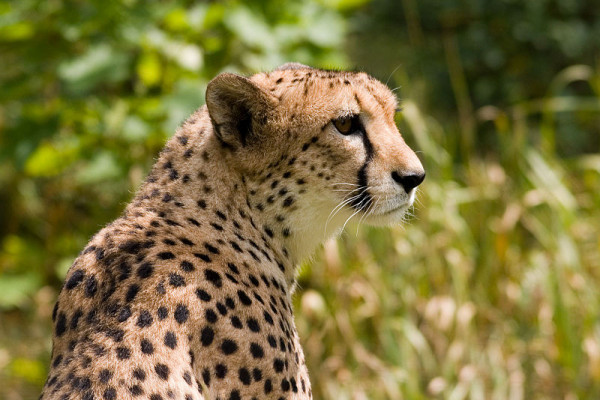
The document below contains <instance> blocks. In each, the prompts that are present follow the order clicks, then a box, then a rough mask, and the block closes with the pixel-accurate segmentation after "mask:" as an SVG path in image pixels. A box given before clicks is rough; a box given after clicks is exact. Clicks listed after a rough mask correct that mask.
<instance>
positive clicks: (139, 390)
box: [129, 385, 144, 396]
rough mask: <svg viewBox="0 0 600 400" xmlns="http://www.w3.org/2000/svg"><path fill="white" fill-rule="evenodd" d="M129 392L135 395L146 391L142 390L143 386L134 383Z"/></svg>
mask: <svg viewBox="0 0 600 400" xmlns="http://www.w3.org/2000/svg"><path fill="white" fill-rule="evenodd" d="M129 392H130V393H131V394H132V395H134V396H139V395H141V394H142V393H144V391H143V390H142V387H141V386H140V385H133V386H132V387H130V388H129Z"/></svg>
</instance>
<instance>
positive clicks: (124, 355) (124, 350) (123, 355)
mask: <svg viewBox="0 0 600 400" xmlns="http://www.w3.org/2000/svg"><path fill="white" fill-rule="evenodd" d="M116 352H117V358H118V359H119V360H126V359H128V358H129V357H131V350H130V349H129V347H124V346H120V347H117V349H116Z"/></svg>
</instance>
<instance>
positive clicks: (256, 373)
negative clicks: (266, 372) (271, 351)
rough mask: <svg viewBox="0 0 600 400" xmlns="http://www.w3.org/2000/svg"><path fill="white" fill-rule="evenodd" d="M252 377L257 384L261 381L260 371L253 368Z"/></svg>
mask: <svg viewBox="0 0 600 400" xmlns="http://www.w3.org/2000/svg"><path fill="white" fill-rule="evenodd" d="M252 377H254V380H255V381H257V382H259V381H260V380H261V379H262V371H261V370H260V369H258V368H254V369H253V370H252Z"/></svg>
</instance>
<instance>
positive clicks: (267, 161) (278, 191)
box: [206, 64, 425, 253]
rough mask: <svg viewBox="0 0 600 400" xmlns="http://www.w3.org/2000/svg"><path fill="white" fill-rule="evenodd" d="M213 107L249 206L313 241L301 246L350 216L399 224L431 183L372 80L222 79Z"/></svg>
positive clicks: (289, 70)
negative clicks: (417, 193) (418, 190)
mask: <svg viewBox="0 0 600 400" xmlns="http://www.w3.org/2000/svg"><path fill="white" fill-rule="evenodd" d="M206 103H207V107H208V111H209V114H210V117H211V121H212V123H213V127H214V131H215V134H216V136H217V137H218V138H219V140H220V141H221V142H222V144H223V146H224V147H225V148H227V149H228V150H229V151H228V152H227V153H226V154H228V155H227V157H229V159H230V164H232V165H235V168H236V169H237V170H238V171H239V172H240V173H241V174H242V176H244V177H245V178H246V181H247V182H248V185H249V189H250V194H251V196H249V203H250V204H251V205H252V206H254V207H257V208H258V209H259V210H260V211H261V215H263V216H264V220H265V221H267V223H269V224H271V225H275V224H277V220H278V219H279V220H281V219H284V220H285V222H284V223H282V231H283V232H284V236H290V237H292V236H294V234H297V236H298V237H299V236H300V235H302V237H304V239H302V240H299V238H298V237H297V238H296V239H297V240H296V241H297V242H298V241H300V242H306V241H308V242H311V243H303V244H299V245H298V246H300V247H302V248H304V247H310V246H311V244H312V242H314V243H318V242H321V241H322V240H324V239H325V238H326V237H328V236H331V235H333V234H336V233H338V232H339V231H341V229H342V228H343V226H345V223H346V222H347V221H348V220H349V219H351V218H352V217H355V218H357V219H361V220H363V221H364V222H365V223H367V224H373V225H389V224H394V223H397V222H399V221H401V220H402V218H403V216H404V214H405V212H406V211H407V210H408V209H409V208H410V207H411V205H412V204H413V202H414V199H415V191H416V188H417V186H418V185H419V184H420V183H421V182H422V181H423V179H424V178H425V171H424V169H423V166H422V165H421V162H420V161H419V159H418V157H417V156H416V154H415V153H414V151H413V150H411V149H410V148H409V146H408V145H407V144H406V143H405V142H404V140H403V138H402V136H401V134H400V132H399V131H398V128H397V127H396V124H395V121H394V115H395V113H396V111H397V102H396V98H395V96H394V95H393V94H392V92H391V91H390V90H389V89H388V88H387V87H386V86H385V85H383V84H382V83H381V82H379V81H377V80H375V79H374V78H372V77H370V76H369V75H367V74H365V73H362V72H356V73H355V72H340V71H324V70H318V69H313V68H310V67H307V66H304V65H300V64H286V65H284V66H282V67H280V68H278V69H277V70H275V71H273V72H270V73H261V74H257V75H254V76H252V77H250V78H245V77H242V76H238V75H235V74H229V73H224V74H221V75H219V76H217V77H216V78H215V79H214V80H212V81H211V82H210V83H209V85H208V88H207V93H206ZM270 221H273V222H270ZM307 237H308V239H307ZM292 247H293V245H292ZM298 250H299V253H303V251H302V250H303V249H298ZM309 251H310V250H307V252H309Z"/></svg>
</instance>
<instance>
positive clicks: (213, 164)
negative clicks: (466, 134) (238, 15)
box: [42, 64, 423, 400]
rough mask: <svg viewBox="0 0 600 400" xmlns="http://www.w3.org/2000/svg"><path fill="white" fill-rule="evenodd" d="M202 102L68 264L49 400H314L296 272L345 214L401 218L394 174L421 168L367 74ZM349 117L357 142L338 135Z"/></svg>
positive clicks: (220, 89) (239, 85)
mask: <svg viewBox="0 0 600 400" xmlns="http://www.w3.org/2000/svg"><path fill="white" fill-rule="evenodd" d="M206 98H207V105H208V107H206V106H205V107H202V108H201V109H199V110H198V111H197V112H196V113H195V114H194V115H192V116H191V117H190V118H189V119H188V121H186V122H185V124H184V125H183V126H182V127H181V128H180V129H179V130H178V132H177V133H176V135H175V136H174V137H173V138H172V139H171V140H170V141H169V142H168V143H167V145H166V147H165V149H164V150H163V152H162V153H161V155H160V157H159V160H158V161H157V163H156V164H155V166H154V168H153V169H152V171H151V173H150V175H149V177H148V179H147V181H146V182H145V183H144V184H143V185H142V187H141V189H140V190H139V193H138V194H137V196H136V197H135V199H134V200H133V202H132V203H131V204H130V205H129V206H128V207H127V209H126V210H125V212H124V214H123V215H122V216H121V217H120V218H118V219H117V220H116V221H114V222H113V223H112V224H110V225H108V226H107V227H106V228H104V229H102V230H101V231H100V232H99V233H98V234H96V235H95V236H94V238H92V240H91V241H90V243H89V244H88V246H87V247H86V248H85V249H84V251H83V252H82V254H81V255H80V256H79V257H78V258H77V260H76V261H75V263H74V264H73V266H72V267H71V269H70V271H69V273H68V275H67V278H66V282H65V286H64V287H63V290H62V292H61V294H60V296H59V300H58V302H57V306H56V308H55V312H54V316H53V320H54V324H55V335H54V348H53V355H52V367H51V370H50V373H49V376H48V381H47V382H46V385H45V387H44V391H43V393H42V398H43V399H63V398H68V399H108V400H110V399H117V398H118V399H129V398H132V399H133V398H143V399H151V400H159V399H164V400H166V399H171V398H173V399H186V400H189V399H209V398H210V399H223V400H226V399H231V400H235V399H254V398H256V399H281V398H284V399H309V398H312V393H311V389H310V383H309V379H308V373H307V371H306V365H305V362H304V355H303V353H302V349H301V346H300V343H299V340H298V335H297V333H296V329H295V326H294V320H293V314H292V309H291V295H292V292H293V288H294V275H295V267H296V265H297V264H298V263H299V262H300V261H301V260H302V259H303V258H305V257H306V256H308V255H309V254H311V253H312V252H313V251H314V249H315V247H316V246H317V245H319V244H320V243H322V241H323V240H325V239H326V238H328V237H330V236H332V235H334V234H336V233H337V232H339V231H340V229H341V228H342V226H343V225H344V223H345V221H346V220H347V219H348V218H349V217H350V216H352V215H353V214H356V215H357V216H360V217H364V219H365V221H366V222H367V223H373V224H389V223H394V222H397V221H399V220H400V219H401V217H402V215H403V213H404V211H405V210H406V209H407V208H408V207H409V206H410V204H412V201H413V199H414V189H412V188H411V190H409V191H408V192H407V191H406V190H405V189H403V187H402V185H400V184H399V183H398V182H397V181H394V179H392V176H391V174H392V172H393V171H396V172H397V173H398V174H400V175H401V176H405V175H410V174H412V175H416V176H419V177H420V180H422V177H423V169H422V166H421V164H420V162H419V160H418V158H417V157H416V156H415V154H414V152H413V151H412V150H410V149H409V148H408V147H407V145H406V144H405V143H404V141H403V140H402V137H401V136H400V134H399V133H398V130H397V128H396V126H395V124H394V112H395V109H396V100H395V98H394V96H393V95H392V93H391V92H390V91H389V90H388V89H387V88H386V87H385V86H384V85H382V84H381V83H380V82H378V81H376V80H374V79H373V78H371V77H369V76H368V75H366V74H364V73H349V72H332V71H321V70H316V69H312V68H309V67H305V66H302V65H299V64H291V65H285V66H282V67H281V68H280V69H278V70H276V71H273V72H271V73H262V74H257V75H254V76H253V77H251V78H250V79H247V78H243V77H239V76H236V75H232V74H223V75H220V76H218V77H217V78H215V80H213V81H212V82H211V83H210V84H209V87H208V89H207V96H206ZM349 115H360V122H361V124H362V126H363V127H364V132H365V135H366V137H364V135H361V134H358V133H357V134H353V135H348V136H344V135H341V134H340V133H339V132H338V131H337V130H336V128H335V127H334V126H333V125H332V123H331V121H332V120H335V119H337V118H340V117H342V116H349ZM368 146H371V148H372V151H371V158H369V155H368V154H369V152H368V150H367V147H368ZM361 169H362V170H363V172H364V173H363V175H364V179H365V180H366V183H367V185H368V186H365V187H358V186H356V185H359V183H360V179H359V178H358V177H359V176H360V171H361ZM400 175H397V176H400ZM420 180H419V181H418V182H417V184H418V183H420ZM361 192H365V193H367V194H366V195H364V196H363V197H364V199H363V200H361V201H362V202H361V203H358V204H354V205H352V204H351V203H348V204H346V205H345V206H343V207H338V208H337V209H336V206H338V205H339V204H340V203H342V202H344V201H345V200H347V199H349V198H350V197H352V196H354V195H357V194H359V193H361ZM334 209H335V211H334ZM151 350H152V351H151ZM65 396H66V397H65Z"/></svg>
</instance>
